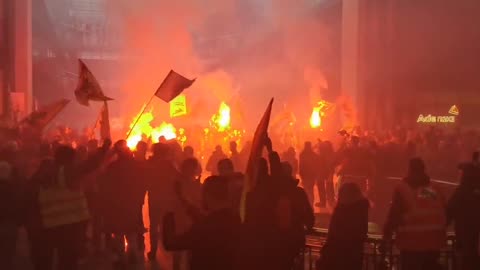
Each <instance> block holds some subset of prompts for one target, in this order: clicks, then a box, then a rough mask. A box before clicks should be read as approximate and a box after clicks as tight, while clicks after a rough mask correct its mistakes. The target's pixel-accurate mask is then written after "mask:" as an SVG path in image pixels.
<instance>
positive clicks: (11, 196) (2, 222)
mask: <svg viewBox="0 0 480 270" xmlns="http://www.w3.org/2000/svg"><path fill="white" fill-rule="evenodd" d="M22 197H23V196H22V192H21V187H20V184H19V183H18V179H16V177H15V175H14V169H13V167H12V165H11V164H10V163H8V162H6V161H0V262H1V263H2V267H5V269H13V259H14V256H15V251H16V246H17V230H18V227H19V225H20V222H21V215H22V212H23V209H22V201H21V198H22Z"/></svg>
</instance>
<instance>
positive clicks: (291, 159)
mask: <svg viewBox="0 0 480 270" xmlns="http://www.w3.org/2000/svg"><path fill="white" fill-rule="evenodd" d="M282 160H283V161H286V162H288V163H289V164H290V166H291V167H292V176H293V177H295V178H296V177H297V174H298V166H299V165H298V159H297V153H296V152H295V149H294V148H293V147H289V148H288V149H287V151H286V152H285V153H283V155H282Z"/></svg>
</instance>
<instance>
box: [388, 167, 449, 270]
mask: <svg viewBox="0 0 480 270" xmlns="http://www.w3.org/2000/svg"><path fill="white" fill-rule="evenodd" d="M445 210H446V209H445V203H444V200H443V198H442V195H441V193H440V192H439V191H438V190H437V189H436V188H435V187H433V186H432V185H431V183H430V178H429V176H428V175H427V173H426V172H425V164H424V162H423V160H422V159H419V158H413V159H411V160H410V162H409V168H408V174H407V176H406V177H405V178H404V180H403V181H402V182H401V183H400V184H399V185H398V186H397V187H396V188H395V191H394V194H393V201H392V205H391V206H390V211H389V213H388V217H387V220H386V223H385V228H384V241H385V245H386V246H388V245H390V242H391V239H392V235H393V233H395V236H396V237H395V244H396V245H397V247H398V248H399V249H400V257H401V258H400V264H401V267H402V268H401V269H405V270H407V269H408V270H420V269H432V270H435V269H440V266H439V264H438V259H439V256H440V251H441V249H442V248H443V247H444V246H445V244H446V225H447V220H446V215H445Z"/></svg>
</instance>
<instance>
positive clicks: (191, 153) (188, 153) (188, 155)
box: [180, 146, 203, 177]
mask: <svg viewBox="0 0 480 270" xmlns="http://www.w3.org/2000/svg"><path fill="white" fill-rule="evenodd" d="M192 158H193V159H197V158H196V157H195V150H194V149H193V147H191V146H185V148H184V149H183V158H182V163H183V161H185V160H187V159H192ZM197 161H198V159H197ZM180 164H181V163H180ZM202 172H203V170H202V164H200V162H198V169H197V177H201V175H202Z"/></svg>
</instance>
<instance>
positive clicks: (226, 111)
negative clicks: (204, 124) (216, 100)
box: [210, 102, 231, 132]
mask: <svg viewBox="0 0 480 270" xmlns="http://www.w3.org/2000/svg"><path fill="white" fill-rule="evenodd" d="M230 122H231V118H230V107H229V106H228V105H227V104H226V103H225V102H222V103H221V104H220V108H219V109H218V113H217V114H214V115H213V116H212V118H211V120H210V123H211V125H213V126H214V127H215V129H216V130H217V131H219V132H224V131H226V130H229V129H230Z"/></svg>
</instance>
